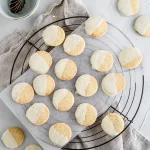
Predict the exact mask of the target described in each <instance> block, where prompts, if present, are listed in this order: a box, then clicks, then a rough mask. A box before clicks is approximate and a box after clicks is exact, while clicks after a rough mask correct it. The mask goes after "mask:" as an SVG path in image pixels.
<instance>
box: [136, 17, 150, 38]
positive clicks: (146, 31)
mask: <svg viewBox="0 0 150 150" xmlns="http://www.w3.org/2000/svg"><path fill="white" fill-rule="evenodd" d="M134 29H135V31H137V32H138V33H139V34H140V35H143V36H150V16H140V17H138V18H137V19H136V21H135V25H134Z"/></svg>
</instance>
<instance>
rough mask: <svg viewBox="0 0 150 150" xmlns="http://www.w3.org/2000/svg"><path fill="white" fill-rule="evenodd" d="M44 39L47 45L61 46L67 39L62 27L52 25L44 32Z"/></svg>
mask: <svg viewBox="0 0 150 150" xmlns="http://www.w3.org/2000/svg"><path fill="white" fill-rule="evenodd" d="M42 37H43V40H44V42H45V44H46V45H48V46H59V45H60V44H62V43H63V41H64V39H65V32H64V30H63V29H62V28H61V27H59V26H57V25H51V26H49V27H47V28H46V29H45V30H44V31H43V33H42Z"/></svg>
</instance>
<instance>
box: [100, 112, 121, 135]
mask: <svg viewBox="0 0 150 150" xmlns="http://www.w3.org/2000/svg"><path fill="white" fill-rule="evenodd" d="M101 127H102V129H103V130H104V132H105V133H107V134H108V135H110V136H117V135H118V134H119V133H121V132H122V131H123V129H124V121H123V119H122V117H121V116H120V115H119V114H116V113H110V114H108V115H107V116H105V117H104V119H103V120H102V123H101Z"/></svg>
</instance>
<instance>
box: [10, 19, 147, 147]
mask: <svg viewBox="0 0 150 150" xmlns="http://www.w3.org/2000/svg"><path fill="white" fill-rule="evenodd" d="M87 18H88V17H86V16H75V17H69V18H64V19H61V20H58V21H55V22H52V23H50V24H47V25H46V26H44V27H42V28H41V29H39V30H38V31H36V32H35V33H34V34H32V35H31V36H30V37H29V38H28V39H27V40H26V41H25V43H24V44H23V45H22V46H21V48H20V49H19V51H18V54H17V55H16V58H15V60H14V63H13V65H12V70H11V76H10V84H11V83H12V82H13V80H14V79H13V73H14V72H15V69H16V68H17V67H16V66H17V60H18V59H20V58H21V60H22V68H21V70H20V75H22V74H23V73H24V72H25V71H26V70H27V69H28V65H27V64H28V60H27V58H28V56H29V55H31V53H33V52H34V51H36V50H40V49H42V50H43V49H44V50H46V51H48V52H50V51H51V50H52V49H53V47H48V46H46V45H45V44H44V42H43V40H42V36H41V35H42V34H41V33H42V31H43V30H44V29H45V28H46V27H47V26H49V25H52V24H59V25H60V24H61V22H64V21H67V20H71V19H83V21H84V20H86V19H87ZM76 22H78V21H76ZM79 25H80V23H76V24H70V25H67V26H62V28H63V29H64V31H65V33H66V35H68V34H70V33H71V32H72V31H74V29H75V28H77V27H78V26H79ZM108 25H109V28H112V29H113V30H116V32H118V33H119V34H121V35H122V36H123V38H124V39H125V40H127V41H128V43H129V45H130V46H134V45H133V44H132V42H131V41H130V39H129V38H128V37H127V36H126V35H125V34H124V33H123V32H122V31H121V30H119V29H118V28H117V27H115V26H114V25H112V24H110V23H108ZM35 35H36V37H37V35H39V36H38V38H34V37H35ZM108 36H111V38H113V39H115V40H116V41H117V42H118V43H119V44H121V42H119V39H117V38H116V37H115V35H111V33H109V30H108ZM114 44H115V42H114ZM117 47H118V48H119V45H117ZM24 50H26V54H25V55H24V54H22V52H23V51H24ZM119 50H120V51H121V48H119ZM116 58H117V59H118V57H117V56H116ZM119 67H120V68H121V70H122V73H123V74H126V72H127V74H128V75H127V76H128V77H127V78H128V79H127V83H129V88H128V94H127V96H124V94H123V93H122V94H121V96H120V97H119V99H117V103H115V104H112V105H111V106H110V107H109V108H108V109H107V110H106V111H105V112H104V113H103V114H101V115H100V116H99V117H98V119H97V122H96V123H95V124H94V125H93V126H91V127H89V128H86V129H85V130H83V131H82V133H81V134H80V138H81V139H80V140H78V139H77V137H76V138H75V139H73V140H72V141H71V142H70V143H72V145H74V146H75V147H76V144H78V145H79V144H81V145H84V144H86V146H85V147H84V148H80V147H79V148H73V147H70V146H69V145H70V144H69V145H66V146H65V147H63V148H62V149H92V148H96V147H100V146H103V145H105V144H107V143H109V142H111V141H112V140H114V139H116V138H117V137H118V136H120V135H121V134H122V133H123V132H124V131H125V130H126V129H127V128H128V127H129V126H130V125H131V123H133V121H134V119H135V117H136V115H137V113H138V110H139V108H140V105H141V102H142V98H143V91H144V75H143V73H142V67H139V68H138V69H134V70H124V69H123V68H122V67H121V65H120V66H119ZM114 99H116V97H114ZM106 101H109V98H108V99H107V100H106ZM121 103H122V106H121V107H120V105H121ZM110 112H117V113H119V114H120V115H122V117H123V119H124V120H125V121H126V125H125V128H124V130H123V131H122V132H121V133H120V134H119V135H117V136H116V137H109V136H108V135H106V134H105V133H104V132H103V130H102V129H101V128H100V124H101V120H102V118H103V116H105V115H106V114H107V113H110ZM90 130H95V131H94V132H92V135H89V131H90ZM89 143H90V144H89ZM95 143H98V144H95Z"/></svg>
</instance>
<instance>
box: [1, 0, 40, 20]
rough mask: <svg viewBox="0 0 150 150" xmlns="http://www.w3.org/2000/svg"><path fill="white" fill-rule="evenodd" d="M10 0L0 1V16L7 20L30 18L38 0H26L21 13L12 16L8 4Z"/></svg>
mask: <svg viewBox="0 0 150 150" xmlns="http://www.w3.org/2000/svg"><path fill="white" fill-rule="evenodd" d="M10 1H11V0H0V14H1V15H3V16H4V17H6V18H9V19H14V20H18V19H23V18H27V17H29V16H31V15H32V14H33V13H34V12H35V11H36V9H37V8H38V5H39V2H40V0H26V3H25V5H24V8H23V9H22V11H20V12H18V13H16V14H14V13H12V12H11V11H10V7H9V4H10Z"/></svg>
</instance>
